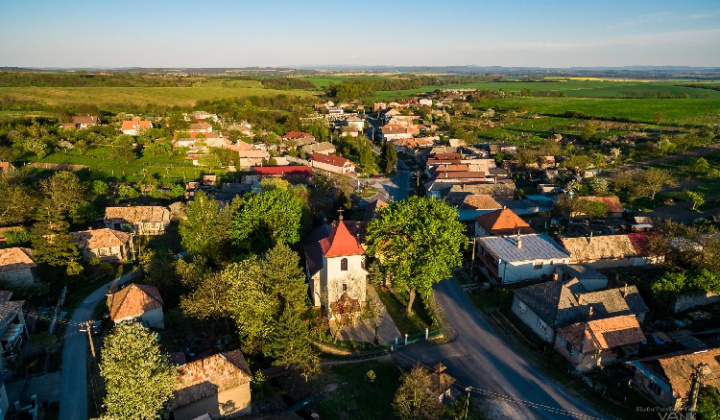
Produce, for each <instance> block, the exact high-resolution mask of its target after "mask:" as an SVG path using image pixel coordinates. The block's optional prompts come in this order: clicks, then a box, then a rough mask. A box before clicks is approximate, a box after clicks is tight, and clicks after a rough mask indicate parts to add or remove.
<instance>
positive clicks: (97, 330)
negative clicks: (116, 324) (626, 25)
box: [90, 321, 102, 335]
mask: <svg viewBox="0 0 720 420" xmlns="http://www.w3.org/2000/svg"><path fill="white" fill-rule="evenodd" d="M90 333H91V334H92V335H100V334H102V321H95V322H93V323H92V325H91V326H90Z"/></svg>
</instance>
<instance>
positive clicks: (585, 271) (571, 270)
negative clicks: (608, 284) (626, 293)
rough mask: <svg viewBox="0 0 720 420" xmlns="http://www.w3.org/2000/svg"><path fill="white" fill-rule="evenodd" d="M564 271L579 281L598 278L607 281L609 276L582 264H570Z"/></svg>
mask: <svg viewBox="0 0 720 420" xmlns="http://www.w3.org/2000/svg"><path fill="white" fill-rule="evenodd" d="M563 270H564V271H565V272H566V273H568V275H570V276H572V277H577V278H578V279H597V278H605V279H607V276H605V275H604V274H602V273H600V272H599V271H597V270H595V269H594V268H592V267H588V266H587V265H582V264H568V265H566V266H565V267H563Z"/></svg>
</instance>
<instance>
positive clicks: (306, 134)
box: [282, 131, 315, 140]
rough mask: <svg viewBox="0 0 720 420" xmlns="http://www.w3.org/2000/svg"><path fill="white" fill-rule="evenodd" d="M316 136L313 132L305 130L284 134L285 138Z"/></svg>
mask: <svg viewBox="0 0 720 420" xmlns="http://www.w3.org/2000/svg"><path fill="white" fill-rule="evenodd" d="M308 137H309V138H313V139H314V138H315V136H313V135H312V134H309V133H306V132H304V131H290V132H287V133H285V135H284V136H282V138H283V139H285V140H294V139H302V138H308Z"/></svg>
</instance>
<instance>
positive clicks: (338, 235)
mask: <svg viewBox="0 0 720 420" xmlns="http://www.w3.org/2000/svg"><path fill="white" fill-rule="evenodd" d="M362 230H363V224H362V223H359V222H350V221H347V222H346V221H343V220H342V217H341V220H339V221H337V222H333V224H331V225H323V226H320V227H318V228H317V229H315V230H313V231H312V232H311V233H310V235H308V238H307V239H306V245H305V248H304V250H305V261H306V270H307V276H308V279H309V283H310V287H309V292H310V300H311V301H312V304H313V306H315V307H316V308H321V307H322V308H324V310H325V311H327V312H328V316H329V317H330V319H331V320H333V319H334V313H333V311H332V310H331V309H333V305H335V304H336V303H337V302H340V299H341V298H343V297H345V298H344V299H345V300H351V301H352V302H356V305H355V306H356V307H361V306H362V305H364V303H365V300H366V296H365V293H366V287H367V271H366V270H365V250H364V249H363V248H362V246H361V244H360V237H361V231H362Z"/></svg>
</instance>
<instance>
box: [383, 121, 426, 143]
mask: <svg viewBox="0 0 720 420" xmlns="http://www.w3.org/2000/svg"><path fill="white" fill-rule="evenodd" d="M415 134H420V130H419V129H417V128H414V127H408V126H399V125H386V126H384V127H383V128H382V129H381V130H380V139H381V140H382V141H384V142H388V141H394V140H400V139H411V138H413V137H414V135H415Z"/></svg>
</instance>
